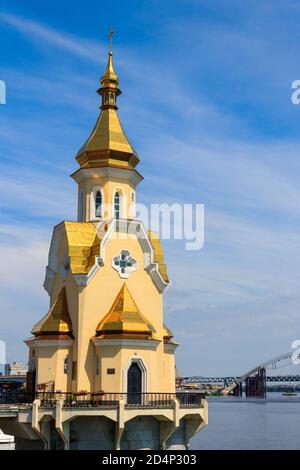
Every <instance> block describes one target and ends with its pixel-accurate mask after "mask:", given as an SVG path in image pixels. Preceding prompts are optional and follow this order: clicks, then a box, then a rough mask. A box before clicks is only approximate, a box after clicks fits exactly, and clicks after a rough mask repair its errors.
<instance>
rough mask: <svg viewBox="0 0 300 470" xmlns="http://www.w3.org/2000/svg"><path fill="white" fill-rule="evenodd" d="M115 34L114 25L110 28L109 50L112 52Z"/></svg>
mask: <svg viewBox="0 0 300 470" xmlns="http://www.w3.org/2000/svg"><path fill="white" fill-rule="evenodd" d="M113 34H114V30H113V29H112V27H110V28H109V35H108V37H109V50H110V52H112V39H113Z"/></svg>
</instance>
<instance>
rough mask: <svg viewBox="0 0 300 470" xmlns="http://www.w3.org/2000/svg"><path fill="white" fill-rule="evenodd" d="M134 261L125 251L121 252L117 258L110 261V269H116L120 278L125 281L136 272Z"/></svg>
mask: <svg viewBox="0 0 300 470" xmlns="http://www.w3.org/2000/svg"><path fill="white" fill-rule="evenodd" d="M136 265H137V263H136V260H135V259H133V258H132V256H131V254H130V253H129V251H127V250H122V251H121V253H120V254H119V255H118V256H115V257H114V258H113V260H112V267H113V268H114V269H116V270H117V271H118V273H119V276H120V277H123V278H125V279H127V278H128V277H129V276H130V274H131V273H132V272H133V271H135V270H136Z"/></svg>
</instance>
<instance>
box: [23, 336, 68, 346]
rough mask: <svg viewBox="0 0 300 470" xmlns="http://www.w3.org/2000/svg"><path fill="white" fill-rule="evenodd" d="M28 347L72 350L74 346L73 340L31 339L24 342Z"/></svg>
mask: <svg viewBox="0 0 300 470" xmlns="http://www.w3.org/2000/svg"><path fill="white" fill-rule="evenodd" d="M24 343H25V344H27V346H28V347H34V348H35V347H37V346H38V347H45V348H49V347H53V348H70V347H72V346H73V340H72V339H36V338H29V339H26V340H25V341H24Z"/></svg>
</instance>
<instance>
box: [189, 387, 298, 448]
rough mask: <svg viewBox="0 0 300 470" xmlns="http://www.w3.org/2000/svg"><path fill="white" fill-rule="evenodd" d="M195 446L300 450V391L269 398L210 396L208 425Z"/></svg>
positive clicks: (274, 395)
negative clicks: (292, 394) (293, 395)
mask: <svg viewBox="0 0 300 470" xmlns="http://www.w3.org/2000/svg"><path fill="white" fill-rule="evenodd" d="M190 449H191V450H195V449H199V450H201V449H202V450H205V449H206V450H208V449H214V450H215V449H220V450H223V449H224V450H245V449H252V450H261V449H266V450H276V449H282V450H284V449H290V450H291V449H297V450H300V394H298V395H297V396H295V397H292V396H290V397H286V396H283V395H281V394H279V393H269V395H268V397H267V398H266V399H251V398H250V399H246V398H242V399H241V398H233V397H222V398H213V397H212V398H208V426H207V427H206V428H205V429H204V430H203V431H202V432H200V433H199V434H197V435H196V436H195V437H194V439H192V440H191V446H190Z"/></svg>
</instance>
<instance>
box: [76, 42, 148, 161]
mask: <svg viewBox="0 0 300 470" xmlns="http://www.w3.org/2000/svg"><path fill="white" fill-rule="evenodd" d="M100 83H101V87H100V88H99V90H98V93H99V94H100V95H101V96H102V106H101V113H100V115H99V117H98V119H97V121H96V124H95V126H94V128H93V130H92V132H91V134H90V135H89V137H88V139H87V140H86V142H85V143H84V144H83V145H82V147H81V148H80V149H79V151H78V153H77V156H76V160H77V161H78V163H79V165H80V166H81V168H97V167H103V166H105V167H107V166H109V167H117V168H125V169H133V168H135V166H136V165H137V164H138V163H139V157H138V155H137V153H136V151H135V150H134V148H133V146H132V145H131V143H130V142H129V140H128V138H127V136H126V134H125V132H124V130H123V128H122V125H121V123H120V120H119V117H118V114H117V109H118V107H117V104H116V101H117V97H118V96H119V95H120V94H121V91H120V90H119V88H118V83H119V79H118V76H117V74H116V72H115V69H114V66H113V62H112V52H111V51H110V52H109V57H108V62H107V66H106V69H105V71H104V73H103V75H102V77H101V79H100Z"/></svg>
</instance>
